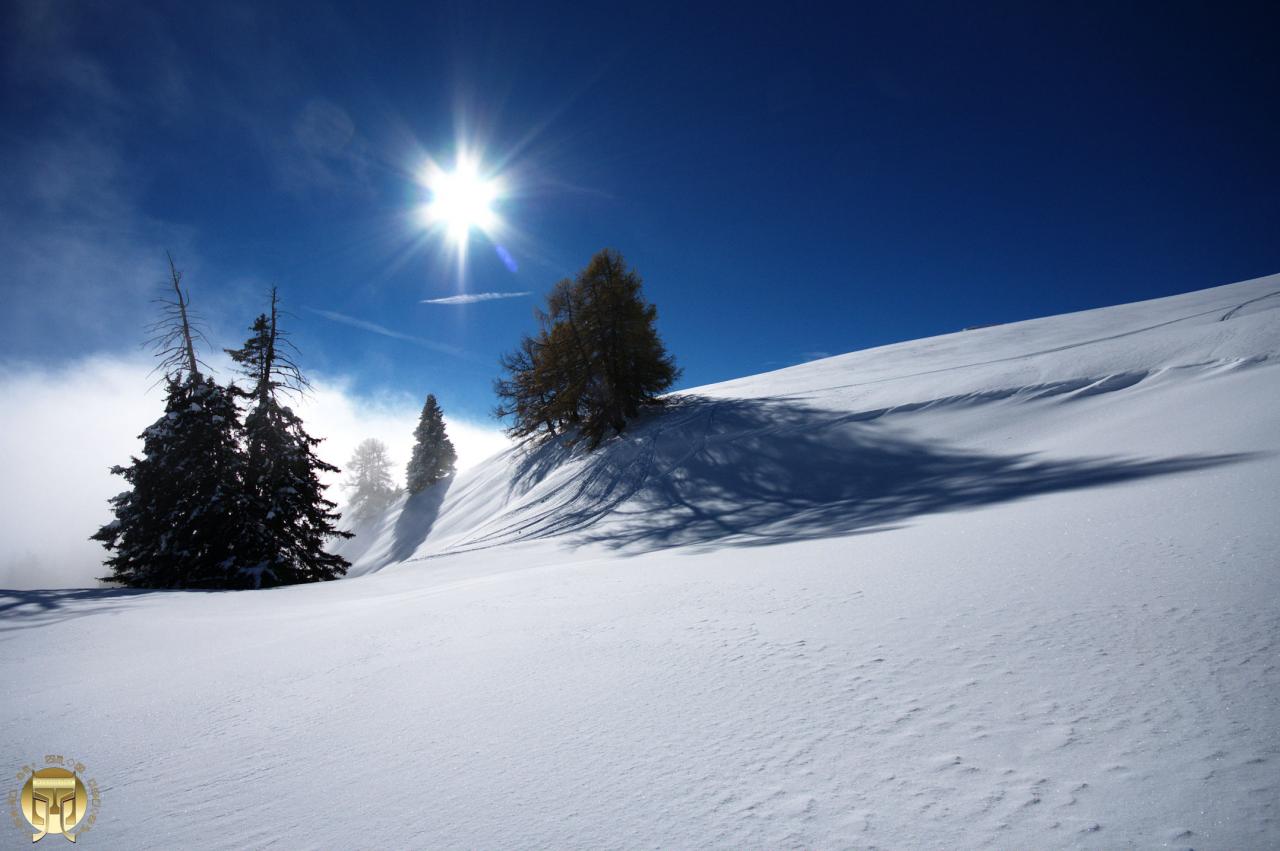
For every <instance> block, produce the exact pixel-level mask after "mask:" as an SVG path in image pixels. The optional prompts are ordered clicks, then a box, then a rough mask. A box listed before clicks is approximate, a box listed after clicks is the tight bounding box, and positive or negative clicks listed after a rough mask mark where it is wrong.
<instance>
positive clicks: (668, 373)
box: [494, 249, 680, 448]
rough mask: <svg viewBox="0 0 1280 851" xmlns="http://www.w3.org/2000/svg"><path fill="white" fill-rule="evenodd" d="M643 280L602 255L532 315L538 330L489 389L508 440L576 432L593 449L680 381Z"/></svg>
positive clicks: (506, 360)
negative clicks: (508, 420)
mask: <svg viewBox="0 0 1280 851" xmlns="http://www.w3.org/2000/svg"><path fill="white" fill-rule="evenodd" d="M641 286H642V282H641V280H640V276H639V275H638V274H636V272H635V271H634V270H632V269H629V268H627V265H626V263H625V261H624V260H623V259H622V255H620V254H619V253H618V252H616V251H613V250H611V249H605V250H603V251H601V252H599V253H598V254H596V255H595V256H594V257H592V258H591V262H590V263H588V264H587V266H586V268H584V269H583V270H582V271H581V272H579V273H578V274H577V275H576V276H575V277H574V278H573V279H572V280H570V279H567V278H566V279H565V280H562V281H560V282H559V283H558V284H556V285H555V287H554V288H553V289H552V291H551V294H550V295H549V296H548V297H547V308H546V310H544V311H539V312H538V313H537V318H538V322H539V326H540V327H539V330H538V333H537V335H536V336H533V337H528V336H526V337H525V338H524V339H523V340H522V341H521V343H520V348H519V349H517V350H516V351H515V352H514V353H512V354H509V355H505V356H504V357H503V358H502V360H501V365H502V367H503V369H504V370H505V371H506V373H507V375H506V376H505V377H503V378H500V379H498V381H497V382H495V384H494V390H495V392H496V393H497V395H498V398H499V400H500V402H499V405H498V408H497V410H496V413H497V415H498V416H499V417H505V416H513V417H514V424H513V425H512V426H511V428H510V429H509V433H510V434H511V435H512V436H513V437H525V436H527V435H531V434H536V433H539V432H541V433H544V434H546V435H555V434H558V433H561V432H573V433H574V437H575V439H576V438H578V437H581V438H586V439H587V440H589V441H590V444H591V446H592V448H594V447H595V446H597V445H599V443H600V441H601V440H603V439H604V438H605V437H606V436H607V435H608V434H609V432H610V431H612V432H613V433H615V434H617V433H621V432H622V431H623V430H624V429H625V428H626V424H627V421H628V420H631V419H634V418H635V417H636V416H637V415H638V414H639V413H640V408H641V406H643V405H651V404H658V403H660V400H659V398H658V394H660V393H662V392H663V391H665V390H667V389H669V388H670V387H671V385H672V384H673V383H674V382H675V380H676V378H678V377H679V375H680V370H679V369H678V368H677V367H676V365H675V361H674V360H673V359H672V357H671V355H670V354H668V353H667V351H666V348H665V347H664V346H663V344H662V340H661V339H660V338H659V337H658V332H657V328H656V327H655V323H656V321H657V317H658V311H657V308H656V307H654V306H653V305H652V304H649V303H648V302H646V301H645V300H644V294H643V292H642V291H641Z"/></svg>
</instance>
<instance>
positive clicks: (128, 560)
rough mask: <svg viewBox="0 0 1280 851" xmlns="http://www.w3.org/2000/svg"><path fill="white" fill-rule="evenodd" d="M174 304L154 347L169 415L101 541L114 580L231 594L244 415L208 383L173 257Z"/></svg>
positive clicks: (238, 553) (146, 438) (147, 436)
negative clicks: (239, 431)
mask: <svg viewBox="0 0 1280 851" xmlns="http://www.w3.org/2000/svg"><path fill="white" fill-rule="evenodd" d="M169 274H170V282H169V283H170V285H171V286H172V288H173V295H172V296H171V297H167V298H162V299H159V300H158V301H159V303H160V305H161V311H162V317H161V319H160V320H159V321H158V322H156V323H155V324H154V325H153V326H152V331H153V334H154V336H153V337H152V341H151V342H152V344H153V346H154V348H155V349H156V353H157V356H158V357H159V358H160V362H159V364H158V365H157V367H156V368H157V369H158V370H161V371H162V372H163V373H164V382H165V412H164V415H163V416H162V417H161V418H160V419H159V420H157V421H156V422H155V423H153V424H152V425H151V426H150V427H149V428H147V429H146V431H144V432H143V433H142V434H141V435H140V437H141V439H142V455H141V456H140V457H135V458H132V459H130V463H129V465H128V466H116V467H113V468H112V469H111V472H113V473H115V474H116V475H118V476H121V477H123V478H124V479H125V481H127V482H128V483H129V485H130V489H129V490H127V491H125V492H123V493H121V494H119V495H118V496H116V497H113V498H112V499H111V508H112V512H113V513H114V515H115V519H113V520H112V521H111V522H110V523H108V524H106V525H105V526H103V527H102V528H101V529H99V530H98V531H97V533H95V534H94V535H93V536H92V537H93V539H94V540H98V541H101V542H102V544H103V546H104V547H106V548H107V550H108V551H110V552H111V555H110V556H109V557H108V558H107V560H106V564H107V566H108V567H110V568H111V574H110V575H109V576H105V577H102V578H103V579H104V580H105V581H110V582H118V583H120V584H122V585H127V586H131V587H137V588H226V587H234V586H235V585H237V584H238V582H239V579H238V577H239V576H240V571H241V570H242V569H243V568H244V567H245V566H246V559H247V558H248V557H249V556H248V554H246V553H245V551H244V547H243V545H242V541H243V535H242V531H243V529H244V526H245V523H246V518H247V515H248V511H249V505H248V500H247V497H246V494H245V489H244V483H245V474H246V459H245V456H244V453H243V452H242V451H241V448H240V445H239V442H238V429H239V426H240V415H239V412H238V411H237V409H236V405H235V400H234V398H233V397H232V395H231V393H230V391H229V390H228V388H225V387H221V386H219V385H218V384H217V383H216V382H215V381H214V380H213V379H212V378H209V377H208V376H205V375H202V374H201V372H200V367H201V366H202V364H201V363H200V361H199V359H198V358H197V356H196V347H195V343H196V341H197V340H201V339H203V338H202V335H201V334H200V331H199V329H198V327H197V326H196V325H195V323H194V320H193V317H192V316H191V314H190V312H189V310H188V308H189V306H190V303H191V300H190V296H189V295H188V294H187V293H186V292H185V291H184V290H183V289H182V285H181V284H182V274H181V273H180V272H179V271H178V270H177V268H176V267H175V266H174V263H173V258H172V257H170V258H169Z"/></svg>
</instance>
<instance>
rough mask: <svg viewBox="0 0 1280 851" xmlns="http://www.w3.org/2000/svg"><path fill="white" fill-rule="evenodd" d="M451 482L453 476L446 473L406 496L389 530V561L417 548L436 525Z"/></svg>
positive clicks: (393, 560) (410, 554) (403, 557)
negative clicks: (438, 479)
mask: <svg viewBox="0 0 1280 851" xmlns="http://www.w3.org/2000/svg"><path fill="white" fill-rule="evenodd" d="M452 484H453V476H447V477H445V478H443V479H441V480H440V481H438V482H436V483H435V484H434V485H431V486H430V487H428V488H427V489H425V490H423V491H420V492H419V493H415V494H410V496H409V497H408V498H407V499H406V500H405V503H404V508H403V509H402V510H401V512H400V516H399V517H397V518H396V526H395V530H394V531H393V533H392V539H391V549H390V550H389V551H388V554H387V563H388V564H394V563H395V562H399V561H404V560H405V559H407V558H410V557H411V556H412V555H413V554H414V553H415V552H417V551H418V547H420V546H421V545H422V542H423V541H425V540H426V539H427V535H428V534H430V532H431V527H432V526H434V525H435V522H436V517H438V516H439V514H440V506H441V505H443V504H444V497H445V494H446V493H448V492H449V486H450V485H452Z"/></svg>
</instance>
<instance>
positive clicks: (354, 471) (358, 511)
mask: <svg viewBox="0 0 1280 851" xmlns="http://www.w3.org/2000/svg"><path fill="white" fill-rule="evenodd" d="M347 471H348V478H347V481H346V482H345V486H346V487H347V489H348V490H350V491H351V499H350V502H349V503H348V506H349V507H348V510H349V512H350V514H351V516H352V517H353V518H355V519H356V520H360V519H362V518H365V517H371V516H373V515H375V514H377V513H378V512H380V511H383V510H384V509H386V508H387V506H389V505H390V504H391V502H392V501H393V500H394V499H395V498H396V494H397V493H399V489H398V488H396V486H395V484H394V483H393V482H392V481H391V459H390V458H388V457H387V445H386V444H385V443H383V442H382V441H381V440H378V439H377V438H374V437H370V438H366V439H365V440H362V441H361V442H360V445H359V446H357V447H356V451H355V452H354V453H353V454H352V456H351V460H350V461H348V462H347Z"/></svg>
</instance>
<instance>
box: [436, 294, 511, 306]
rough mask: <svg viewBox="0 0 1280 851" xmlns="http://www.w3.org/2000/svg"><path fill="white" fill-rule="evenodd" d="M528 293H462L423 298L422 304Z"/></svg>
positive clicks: (483, 299) (489, 299)
mask: <svg viewBox="0 0 1280 851" xmlns="http://www.w3.org/2000/svg"><path fill="white" fill-rule="evenodd" d="M527 295H530V293H463V294H462V295H451V296H445V297H444V298H424V299H423V300H422V303H423V304H475V303H476V302H478V301H495V300H497V299H500V298H521V297H522V296H527Z"/></svg>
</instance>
